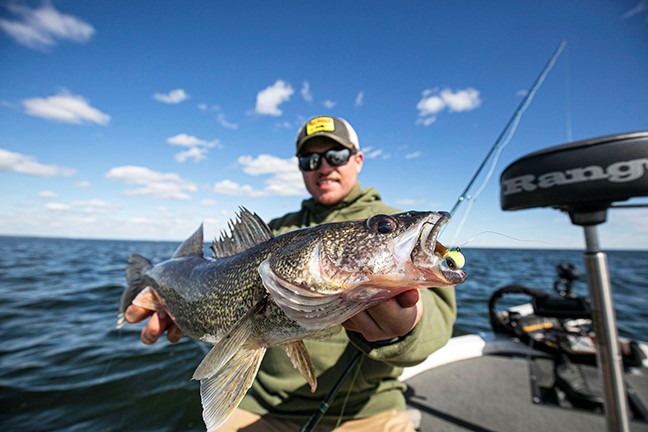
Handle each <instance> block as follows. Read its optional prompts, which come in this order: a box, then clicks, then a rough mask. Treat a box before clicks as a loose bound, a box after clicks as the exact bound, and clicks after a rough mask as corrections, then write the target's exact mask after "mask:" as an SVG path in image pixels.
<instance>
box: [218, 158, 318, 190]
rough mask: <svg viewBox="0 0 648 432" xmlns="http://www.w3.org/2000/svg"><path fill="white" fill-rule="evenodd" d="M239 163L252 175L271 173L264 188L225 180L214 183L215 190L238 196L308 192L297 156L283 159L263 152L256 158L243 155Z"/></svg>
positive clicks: (244, 170) (245, 171)
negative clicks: (298, 165) (298, 166)
mask: <svg viewBox="0 0 648 432" xmlns="http://www.w3.org/2000/svg"><path fill="white" fill-rule="evenodd" d="M238 163H239V164H240V165H241V166H242V167H243V172H244V173H246V174H249V175H252V176H260V175H269V176H270V177H269V178H268V179H266V180H265V181H264V187H263V188H262V189H255V188H254V187H252V186H250V185H242V184H239V183H236V182H234V181H232V180H223V181H220V182H218V183H216V184H215V185H214V191H215V192H216V193H219V194H223V195H237V196H300V195H304V194H305V193H306V189H305V187H304V182H303V180H302V176H301V173H300V172H299V169H298V168H297V160H296V158H295V157H292V158H289V159H281V158H278V157H275V156H271V155H267V154H261V155H259V156H257V157H256V158H254V157H252V156H241V157H239V159H238Z"/></svg>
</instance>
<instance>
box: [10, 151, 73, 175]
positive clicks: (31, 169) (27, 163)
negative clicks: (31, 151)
mask: <svg viewBox="0 0 648 432" xmlns="http://www.w3.org/2000/svg"><path fill="white" fill-rule="evenodd" d="M3 171H9V172H15V173H20V174H29V175H35V176H41V177H51V176H71V175H74V173H75V171H74V170H73V169H72V168H65V167H60V166H56V165H45V164H42V163H39V162H36V161H35V160H34V158H33V157H32V156H27V155H24V154H22V153H15V152H11V151H9V150H5V149H1V148H0V172H3Z"/></svg>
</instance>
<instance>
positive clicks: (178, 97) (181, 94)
mask: <svg viewBox="0 0 648 432" xmlns="http://www.w3.org/2000/svg"><path fill="white" fill-rule="evenodd" d="M153 99H155V100H156V101H158V102H162V103H165V104H179V103H180V102H183V101H186V100H187V99H189V95H188V94H187V93H185V91H184V90H183V89H175V90H171V91H170V92H169V93H166V94H165V93H155V94H154V95H153Z"/></svg>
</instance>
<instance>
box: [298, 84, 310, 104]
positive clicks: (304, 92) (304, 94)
mask: <svg viewBox="0 0 648 432" xmlns="http://www.w3.org/2000/svg"><path fill="white" fill-rule="evenodd" d="M300 92H301V95H302V97H303V98H304V100H305V101H306V102H313V92H312V91H311V89H310V84H309V83H308V81H304V84H303V85H302V88H301V90H300Z"/></svg>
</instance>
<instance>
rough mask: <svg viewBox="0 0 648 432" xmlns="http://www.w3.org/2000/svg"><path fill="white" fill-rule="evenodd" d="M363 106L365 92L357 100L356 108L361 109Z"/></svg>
mask: <svg viewBox="0 0 648 432" xmlns="http://www.w3.org/2000/svg"><path fill="white" fill-rule="evenodd" d="M363 105H364V92H360V93H358V95H357V96H356V98H355V106H357V107H361V106H363Z"/></svg>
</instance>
